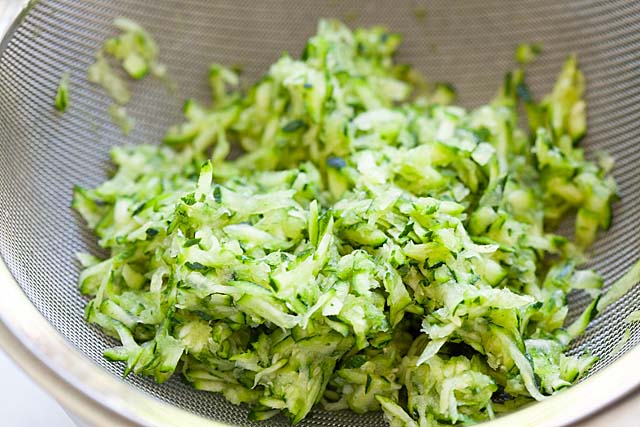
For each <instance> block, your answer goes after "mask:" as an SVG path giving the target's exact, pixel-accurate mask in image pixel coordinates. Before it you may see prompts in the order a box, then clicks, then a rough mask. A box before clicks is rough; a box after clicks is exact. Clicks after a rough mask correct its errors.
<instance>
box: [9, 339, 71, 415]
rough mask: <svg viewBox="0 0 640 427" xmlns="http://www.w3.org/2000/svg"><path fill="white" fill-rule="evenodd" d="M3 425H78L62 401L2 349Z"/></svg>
mask: <svg viewBox="0 0 640 427" xmlns="http://www.w3.org/2000/svg"><path fill="white" fill-rule="evenodd" d="M0 426H2V427H75V425H74V424H73V422H71V419H70V418H69V417H68V416H67V414H66V413H65V412H64V411H63V410H62V408H61V407H60V405H58V403H57V402H56V401H55V400H53V399H52V398H51V397H50V396H48V395H47V394H46V393H45V392H44V391H43V390H42V389H40V387H39V386H37V385H36V384H35V383H34V382H33V381H32V380H31V379H30V378H29V377H27V376H26V374H24V373H23V372H22V370H21V369H20V368H18V367H17V366H16V365H15V364H14V363H13V361H11V359H9V357H7V355H6V354H4V353H3V352H2V350H0Z"/></svg>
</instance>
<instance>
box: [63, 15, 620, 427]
mask: <svg viewBox="0 0 640 427" xmlns="http://www.w3.org/2000/svg"><path fill="white" fill-rule="evenodd" d="M123 22H125V23H127V25H128V26H129V27H131V25H133V24H129V23H128V21H123ZM135 28H136V31H142V30H140V29H138V27H135ZM400 41H401V39H400V36H399V35H397V34H394V33H389V32H387V31H386V30H385V29H384V28H382V27H372V28H368V29H356V30H354V31H351V30H349V29H348V28H347V27H345V26H344V25H342V24H341V23H339V22H337V21H329V20H322V21H320V22H319V26H318V32H317V34H316V35H315V36H313V37H312V38H311V39H310V40H309V41H308V43H307V45H306V47H305V49H304V52H303V54H302V56H301V59H294V58H292V57H290V56H289V55H287V54H285V55H283V56H282V57H281V58H280V59H279V60H278V61H277V62H276V63H274V64H273V65H272V66H271V68H270V69H269V72H268V73H267V74H266V75H265V76H264V77H263V78H262V79H261V80H260V81H258V82H257V83H255V84H254V85H253V86H251V87H250V88H249V89H248V90H246V91H241V90H240V89H238V87H239V77H238V74H237V73H236V72H235V71H233V70H231V69H229V68H226V67H223V66H221V65H217V64H216V65H214V66H212V67H211V69H210V72H209V80H210V83H211V87H212V95H213V106H212V107H205V106H203V105H201V104H199V103H198V102H196V101H194V100H189V101H187V102H186V103H185V106H184V115H185V117H186V121H185V122H184V123H182V124H179V125H175V126H172V127H171V128H170V129H169V131H168V132H167V134H166V136H165V138H164V142H165V144H164V145H163V146H155V145H145V144H143V145H136V146H116V147H114V148H113V149H112V153H111V154H112V160H113V162H114V163H115V165H116V166H117V171H116V172H115V174H114V175H113V176H112V177H111V178H110V179H109V180H108V181H106V182H104V183H103V184H101V185H100V186H98V187H97V188H94V189H84V188H80V187H77V188H76V189H75V190H74V199H73V207H74V208H75V209H76V210H77V211H78V212H79V213H80V214H81V215H82V217H83V218H84V219H85V220H86V222H87V224H88V226H89V227H90V228H91V229H92V230H93V231H94V232H95V234H96V235H97V237H98V238H99V243H100V246H102V247H103V248H105V249H106V250H108V251H109V253H110V255H109V257H107V258H106V259H101V258H97V257H95V256H92V255H88V254H80V256H79V259H80V262H81V264H82V266H83V270H82V272H81V274H80V278H79V286H80V290H81V292H82V293H83V294H85V295H88V296H91V297H92V299H91V301H90V302H89V303H88V305H87V307H86V318H87V320H88V321H89V322H91V323H95V324H97V325H99V326H100V327H101V328H102V330H104V331H105V332H106V333H107V334H109V335H111V336H113V337H116V338H117V339H118V340H119V341H120V342H121V345H120V346H118V347H115V348H111V349H107V350H106V351H105V353H104V355H105V357H106V358H108V359H109V360H112V361H118V362H124V363H125V364H126V370H125V375H127V374H129V373H131V372H133V373H135V374H141V375H149V376H152V377H154V378H155V379H156V380H157V381H159V382H162V381H165V380H167V379H168V378H170V377H171V376H172V375H173V374H174V372H175V371H176V370H178V371H180V372H181V373H182V374H183V376H184V377H185V378H186V379H187V381H189V382H190V383H191V384H192V385H193V386H194V387H196V388H197V389H200V390H207V391H212V392H216V393H222V394H223V395H224V396H225V398H226V399H228V400H229V401H230V402H233V403H235V404H240V403H247V404H250V405H251V408H252V409H251V412H250V418H251V419H252V420H264V419H267V418H269V417H271V416H274V415H276V414H278V413H284V414H285V415H286V416H288V417H289V419H290V421H291V422H292V423H297V422H299V421H301V420H302V419H303V418H305V417H306V416H307V415H308V414H309V412H310V411H311V410H312V408H313V407H314V406H315V405H316V404H319V405H320V406H321V407H323V408H325V409H328V410H341V409H351V410H353V411H355V412H358V413H364V412H368V411H378V410H381V409H382V410H383V411H384V413H385V415H386V417H387V419H388V421H389V423H390V425H392V426H447V425H454V424H465V425H468V424H473V423H476V422H481V421H484V420H488V419H491V418H493V417H494V416H497V415H498V414H500V413H504V412H508V411H512V410H514V409H515V408H517V407H519V406H521V405H523V404H526V403H528V402H531V401H532V400H534V399H535V400H542V399H544V398H546V397H547V396H550V395H552V394H554V393H555V392H557V391H559V390H561V389H563V388H565V387H568V386H570V385H571V384H573V383H574V382H576V381H577V380H578V379H579V378H581V377H582V376H583V375H584V374H585V373H586V372H587V371H588V370H589V368H590V367H591V366H592V365H593V363H594V362H595V361H596V357H594V356H592V355H591V354H589V353H584V354H582V355H568V354H567V353H566V351H567V350H568V348H569V345H570V342H571V341H572V340H573V339H574V338H576V337H577V336H579V335H580V334H582V333H583V332H584V330H585V328H586V327H587V324H588V322H589V321H590V320H591V319H592V318H593V317H594V316H595V315H596V314H597V311H598V310H597V303H598V299H599V297H600V293H601V287H602V278H601V277H600V276H599V275H598V274H597V273H596V272H594V271H592V270H588V269H583V268H581V265H583V264H584V263H585V262H586V260H587V257H586V255H585V254H586V251H587V249H588V247H589V246H590V245H591V244H592V243H593V241H594V239H595V238H596V236H597V233H598V231H599V230H606V229H607V228H608V227H609V226H610V223H611V203H612V201H613V200H614V199H615V197H616V185H615V181H614V180H613V178H612V177H611V175H610V170H611V167H612V160H611V159H610V158H608V157H606V156H603V157H602V158H601V159H600V161H597V162H594V161H590V160H588V159H586V158H585V155H584V152H583V150H582V149H581V148H580V147H579V142H580V140H581V139H582V137H583V136H584V134H585V132H586V105H585V101H584V99H583V96H584V88H585V82H584V77H583V75H582V73H581V72H580V70H579V69H578V66H577V61H576V59H575V57H569V58H568V59H567V61H566V62H565V64H564V66H563V68H562V70H561V72H560V74H559V77H558V80H557V82H556V84H555V86H554V87H553V89H552V91H551V92H550V94H549V95H547V96H545V97H544V98H542V100H541V101H540V102H536V101H534V99H533V97H532V95H531V94H530V92H529V90H528V88H527V86H526V82H525V73H524V70H523V69H522V68H518V69H516V70H515V71H513V72H511V73H508V74H507V76H506V77H505V80H504V82H503V85H502V87H501V88H500V89H499V91H498V94H497V96H496V97H495V99H494V100H493V101H491V102H490V103H489V104H487V105H483V106H481V107H478V108H475V109H473V110H466V109H464V108H461V107H458V106H455V105H448V103H450V102H451V101H453V98H454V95H455V93H454V91H453V88H452V87H451V86H449V85H435V86H432V85H428V84H426V83H425V82H424V81H423V80H422V79H421V78H420V77H419V75H418V73H417V72H416V71H415V70H413V69H412V68H411V67H409V66H407V65H401V64H396V63H394V61H393V55H394V53H395V51H396V49H397V48H398V46H399V44H400ZM112 44H113V42H112ZM114 46H115V45H114ZM114 46H112V48H113V49H116V47H117V46H115V47H114ZM536 53H537V52H536ZM154 55H155V50H154ZM153 58H155V56H154V57H153ZM153 58H151V59H148V60H153ZM126 61H127V62H126V64H125V67H127V66H128V67H129V68H127V70H128V72H129V73H130V74H131V75H132V76H133V77H135V78H140V77H142V75H144V74H145V73H146V72H147V70H146V68H144V69H139V68H140V66H141V64H144V61H142V60H141V59H140V58H138V57H135V58H134V59H130V58H129V57H127V59H126ZM141 61H142V62H141ZM523 62H524V61H523ZM96 79H97V78H96ZM98 80H99V79H98ZM126 98H127V99H128V95H127V96H126ZM123 103H124V102H123ZM519 111H524V112H525V113H526V122H528V127H529V128H528V129H523V128H521V127H520V126H519V123H520V122H521V121H522V120H521V119H522V117H520V115H519ZM234 146H239V147H240V148H241V153H240V154H239V155H238V156H237V157H234V156H231V155H230V153H231V151H232V147H234ZM567 218H570V219H571V218H574V219H575V224H576V225H575V232H574V237H573V238H567V237H564V236H561V235H559V234H556V233H555V232H554V230H556V228H557V227H558V226H559V224H560V223H561V222H562V221H563V220H566V219H567ZM573 290H576V291H578V292H586V293H588V294H589V295H590V296H591V297H592V299H593V302H592V303H591V304H590V305H589V307H587V309H586V311H585V313H584V314H583V315H581V316H579V317H578V319H577V320H576V321H575V322H573V323H572V324H569V325H567V323H568V322H567V315H568V311H569V307H568V305H567V295H568V294H569V292H571V291H573Z"/></svg>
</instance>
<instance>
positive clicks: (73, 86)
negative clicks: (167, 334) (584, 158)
mask: <svg viewBox="0 0 640 427" xmlns="http://www.w3.org/2000/svg"><path fill="white" fill-rule="evenodd" d="M117 16H127V17H129V18H132V19H134V20H136V21H138V22H140V23H141V24H142V25H143V26H144V27H146V28H147V29H148V30H149V31H150V32H151V33H152V34H153V35H154V36H155V37H156V39H157V41H158V44H159V46H160V51H161V53H160V56H161V61H162V62H164V63H165V64H167V66H168V73H169V75H170V76H171V78H172V80H173V82H174V83H175V85H176V87H177V88H178V89H177V90H176V91H171V90H168V89H167V87H166V86H164V85H163V84H161V83H159V82H158V81H157V80H154V79H146V80H144V81H143V82H140V83H136V85H134V86H132V88H133V102H132V103H131V104H130V106H129V110H130V114H131V115H132V116H133V117H135V119H136V121H137V126H136V128H135V130H134V131H133V132H132V133H131V134H130V135H129V137H124V136H123V135H122V134H121V132H120V130H119V129H118V128H117V127H116V126H114V125H113V124H112V123H111V121H110V119H109V118H108V115H107V114H106V111H107V109H108V106H109V105H110V103H111V101H110V99H108V97H107V96H106V95H105V94H104V93H103V92H102V91H101V90H99V89H98V88H96V87H94V86H92V85H90V84H89V83H88V82H87V80H86V71H87V67H88V66H89V65H90V64H91V63H92V62H93V59H94V53H95V51H96V49H97V48H98V47H99V46H100V45H101V43H102V42H103V41H104V40H105V39H106V38H108V37H109V36H111V35H113V34H114V29H113V26H112V25H111V23H112V21H113V19H114V18H115V17H117ZM320 17H335V18H339V19H342V20H343V21H345V22H346V23H347V24H349V25H351V26H357V25H373V24H383V25H385V26H387V27H389V28H390V29H391V30H393V31H397V32H400V33H402V34H403V35H404V43H403V45H402V47H401V49H400V53H399V58H398V59H399V60H400V61H401V62H409V63H412V64H414V65H415V66H416V67H417V68H418V69H419V70H421V71H422V72H423V73H424V74H425V75H426V76H428V77H429V78H431V79H432V80H435V81H449V82H452V83H453V84H454V85H455V86H456V87H457V88H458V92H459V94H460V102H461V103H462V104H463V105H465V106H469V107H473V106H475V105H479V104H483V103H486V102H488V101H489V100H490V99H491V98H492V96H493V95H494V93H495V90H496V88H497V86H498V85H499V83H500V81H501V79H502V76H503V73H504V72H505V71H507V70H509V69H511V68H512V67H513V52H514V48H515V46H516V45H517V44H518V43H519V42H538V43H541V44H542V45H543V46H544V54H543V55H542V56H541V57H540V59H539V60H538V61H537V62H535V63H534V64H532V65H531V66H530V68H529V76H530V77H529V80H530V86H531V88H532V89H533V91H534V93H537V94H542V93H544V92H545V91H546V90H548V89H549V88H550V87H551V84H552V82H553V80H554V79H555V76H556V74H557V72H558V71H559V69H560V66H561V64H562V62H563V59H564V57H565V56H566V55H567V54H568V53H572V52H575V53H577V54H578V57H579V58H580V61H581V64H582V69H583V71H584V73H585V75H586V77H587V80H588V92H587V98H588V101H587V102H588V110H589V126H590V127H589V135H588V137H587V138H586V140H585V141H584V144H585V147H586V150H587V152H588V153H589V155H593V154H594V153H596V152H597V151H599V150H605V151H607V152H608V153H610V154H611V155H613V157H614V158H615V159H616V168H615V172H614V174H615V177H616V179H617V181H618V183H619V186H620V195H621V197H622V198H621V200H620V201H619V202H617V203H616V204H615V209H614V212H615V215H614V223H613V227H612V228H611V230H610V231H609V232H608V233H606V234H603V235H602V236H601V238H600V239H599V240H598V243H597V244H596V246H595V248H594V249H593V253H592V256H593V262H592V267H593V268H595V269H597V270H598V271H599V272H600V273H602V274H603V275H604V277H605V279H606V283H608V284H611V283H612V282H613V281H614V280H615V279H616V278H618V277H620V276H621V275H622V274H623V272H625V271H626V269H627V268H628V267H629V266H630V265H631V264H632V263H633V262H634V261H635V260H636V259H637V258H638V257H639V256H640V232H639V231H638V226H637V224H638V220H637V218H639V217H640V72H639V71H638V70H640V2H638V1H629V0H581V1H557V0H523V1H518V2H515V1H506V0H487V1H482V2H468V1H462V0H461V1H452V0H436V1H429V2H422V1H417V0H414V1H411V0H402V1H401V0H395V1H366V2H365V1H362V0H296V1H285V0H262V1H256V0H217V1H213V0H154V1H146V2H143V1H134V0H110V1H105V0H102V1H101V0H42V1H39V2H36V3H33V4H29V1H27V0H0V40H2V42H1V44H0V49H1V55H0V255H1V257H2V262H0V283H1V285H0V286H1V287H0V289H1V293H0V320H1V327H0V342H1V343H2V345H3V346H4V347H5V349H6V350H7V351H8V352H9V353H10V354H11V355H12V356H13V357H14V359H15V360H16V361H17V362H18V363H19V364H20V365H21V366H22V367H23V368H24V369H25V370H27V371H28V372H29V373H30V374H31V375H32V376H33V377H34V378H35V379H36V380H37V381H39V382H40V383H41V384H42V385H44V386H45V387H46V388H47V389H48V390H49V391H50V392H51V393H53V394H54V395H55V396H56V398H57V399H59V400H60V401H61V402H62V403H63V404H64V405H65V406H66V407H67V408H69V409H70V411H72V412H74V413H76V414H78V415H79V416H80V417H81V418H84V419H86V420H87V421H88V422H89V423H90V425H92V426H93V425H95V426H163V427H165V426H166V427H169V426H171V427H190V426H203V427H204V426H228V425H237V426H248V425H257V424H254V423H252V422H250V421H248V419H247V412H248V410H247V408H246V407H242V406H240V407H237V406H234V405H232V404H230V403H228V402H226V401H225V400H224V399H223V398H222V397H220V396H219V395H216V394H210V393H206V392H200V391H196V390H193V389H192V388H191V387H190V386H189V385H188V384H186V383H185V382H183V381H182V380H181V379H180V378H179V376H178V375H176V376H175V377H174V378H173V379H172V380H171V381H169V382H168V383H165V384H162V385H158V384H155V383H154V382H153V381H151V380H149V379H146V378H140V377H137V376H129V377H128V378H126V379H121V377H122V374H123V366H121V365H120V364H111V363H109V362H107V361H105V360H104V359H103V357H102V350H103V349H104V348H106V347H109V346H112V345H114V343H113V341H112V339H110V338H108V337H107V336H105V335H104V334H102V333H101V332H100V331H99V330H98V329H96V328H94V327H92V326H90V325H88V324H87V323H85V321H84V320H83V307H84V305H85V302H86V301H85V300H84V299H83V297H82V296H81V295H80V294H79V292H78V291H77V290H76V278H77V275H78V270H79V265H78V264H77V262H76V261H75V258H74V254H75V253H76V252H78V251H91V252H94V253H99V249H98V248H97V246H96V244H95V240H94V238H93V237H92V236H91V234H90V233H89V232H88V231H87V230H86V229H85V227H84V225H83V224H82V222H81V221H80V219H79V217H78V216H77V215H75V214H74V212H72V210H71V209H70V207H69V205H70V201H71V195H72V188H73V186H74V185H76V184H78V185H82V186H94V185H97V184H98V183H100V182H101V181H103V180H104V179H105V177H106V174H107V173H108V171H109V162H108V151H109V148H110V147H112V146H113V145H117V144H124V143H140V142H156V141H160V139H161V135H162V134H163V133H164V131H165V129H166V128H167V127H168V126H169V125H170V124H173V123H176V122H178V121H179V120H180V118H179V117H180V110H181V104H182V101H183V99H185V98H186V97H195V98H197V99H198V98H199V99H203V100H205V99H206V98H207V95H208V93H209V91H208V89H207V88H206V86H205V85H206V70H207V65H208V64H209V63H211V62H219V63H222V64H229V65H240V66H242V69H243V70H244V71H243V77H244V79H245V80H246V81H247V82H251V81H253V80H255V79H256V78H258V76H260V75H261V73H264V72H265V71H266V70H267V67H268V65H269V64H270V63H272V62H273V61H274V60H275V59H276V58H277V57H278V56H279V55H280V54H281V52H282V51H285V50H286V51H289V52H291V53H297V52H299V51H300V50H301V48H302V46H303V44H304V42H305V40H306V39H307V38H308V37H309V36H310V35H311V34H313V33H314V31H315V25H316V22H317V20H318V19H319V18H320ZM64 72H68V73H69V74H70V77H71V81H70V103H71V107H70V108H69V110H68V111H67V112H66V113H65V114H64V115H61V114H59V113H57V112H56V111H55V110H54V108H53V99H54V95H55V92H56V89H57V85H58V82H59V79H60V76H61V74H62V73H64ZM586 303H587V300H586V299H585V298H581V297H580V296H577V295H576V296H575V297H572V299H571V304H572V308H573V311H572V312H573V315H574V316H575V314H576V313H578V312H579V311H580V310H581V309H582V308H584V306H585V304H586ZM638 308H640V287H636V288H634V289H633V290H632V291H631V292H630V293H629V294H628V295H627V296H625V297H624V298H623V299H622V300H620V301H619V302H618V303H616V304H614V305H612V306H611V307H609V308H608V310H607V311H606V312H605V313H603V314H602V315H601V316H599V317H598V318H597V319H596V320H595V321H594V322H593V323H592V324H591V326H590V327H589V329H588V330H587V332H586V334H585V335H584V336H583V337H581V338H580V339H579V340H577V341H576V342H575V344H574V345H573V347H572V350H571V351H572V352H581V351H582V350H584V349H586V348H589V349H591V351H592V352H593V353H595V354H596V355H598V356H599V357H600V360H599V362H598V363H597V364H596V366H595V367H594V368H593V369H592V371H591V372H590V375H589V377H588V378H586V379H585V380H584V381H582V382H581V383H580V384H578V385H576V386H575V387H573V388H570V389H569V390H567V391H564V392H562V393H560V394H558V395H556V396H554V397H552V398H550V399H548V400H546V401H544V402H541V403H536V404H533V405H531V406H529V407H527V408H524V409H522V410H520V411H518V412H516V413H514V414H512V415H508V416H504V417H502V418H499V419H497V420H495V421H492V422H489V423H487V424H486V426H492V427H498V426H509V427H514V426H516V427H519V426H523V427H526V426H536V427H552V426H554V427H558V426H564V425H568V424H570V423H573V422H576V421H577V420H579V419H581V418H583V417H585V416H587V415H589V414H591V413H593V412H594V411H597V410H599V409H601V408H603V407H605V406H607V405H609V404H611V403H612V402H613V401H615V400H618V399H620V398H621V397H622V396H623V395H626V394H628V393H629V392H631V391H632V390H633V389H634V388H635V387H636V386H638V385H640V371H639V370H638V366H640V348H638V347H637V343H638V342H639V341H640V327H638V325H637V324H631V325H628V324H626V323H624V321H623V320H624V319H625V317H626V316H627V315H628V314H629V313H631V312H632V311H634V310H636V309H638ZM626 329H628V330H629V332H630V339H629V340H628V342H626V343H625V344H624V345H623V346H620V345H618V343H620V342H621V338H622V337H623V335H624V333H625V330H626ZM614 348H615V349H617V350H618V351H613V350H614ZM638 413H639V415H638V417H640V411H638ZM262 425H265V426H267V425H268V426H272V425H282V426H286V425H288V423H287V421H286V420H285V419H284V418H278V417H276V418H275V419H272V420H270V421H268V422H264V423H263V424H262ZM300 425H302V426H305V427H306V426H309V427H310V426H332V427H338V426H355V425H358V426H372V427H373V426H384V425H386V424H385V421H384V419H383V417H382V415H381V414H367V415H363V416H359V415H356V414H353V413H350V412H338V413H335V412H325V411H321V410H316V411H315V412H313V413H312V414H311V416H310V417H309V418H308V419H307V420H306V421H304V422H303V423H301V424H300Z"/></svg>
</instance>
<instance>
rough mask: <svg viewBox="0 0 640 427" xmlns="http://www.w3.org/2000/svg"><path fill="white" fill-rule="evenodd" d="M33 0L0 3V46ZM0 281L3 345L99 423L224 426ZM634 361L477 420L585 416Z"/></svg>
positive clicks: (624, 388) (559, 420)
mask: <svg viewBox="0 0 640 427" xmlns="http://www.w3.org/2000/svg"><path fill="white" fill-rule="evenodd" d="M33 3H34V1H33V0H7V1H6V2H5V4H4V6H2V5H0V51H2V50H3V49H4V47H5V46H6V43H7V41H8V40H9V38H10V36H11V34H12V32H13V30H15V28H16V27H17V26H18V24H19V23H20V21H21V18H22V17H23V16H25V15H26V13H27V12H28V10H29V7H30V6H31V5H32V4H33ZM0 283H2V286H3V296H2V298H0V347H2V348H3V349H4V351H6V352H7V353H8V354H9V356H10V357H11V358H12V359H13V360H14V361H15V362H16V363H17V364H18V365H19V366H20V367H21V368H22V369H23V370H25V371H26V372H27V373H28V374H29V375H30V376H31V377H32V378H33V379H34V380H35V381H36V382H38V383H39V384H40V385H41V386H42V387H43V388H45V389H46V390H47V391H48V392H49V393H50V394H52V395H53V396H54V397H55V398H56V399H57V400H58V401H59V402H60V403H61V404H62V405H63V406H64V407H66V408H67V409H69V410H70V411H71V413H73V414H75V415H77V416H79V417H81V419H83V420H86V421H87V422H89V423H90V424H91V425H97V426H102V425H109V426H127V427H133V426H138V427H143V426H149V427H150V426H154V427H155V426H157V427H170V426H186V425H188V426H192V427H227V426H228V424H224V423H221V422H217V421H214V420H210V419H206V418H203V417H200V416H197V415H195V414H192V413H190V412H188V411H185V410H182V409H179V408H177V407H174V406H172V405H169V404H166V403H163V402H161V401H159V400H157V399H155V398H153V397H151V396H149V395H147V394H145V393H144V392H142V391H140V390H138V389H136V388H135V387H133V386H131V385H128V384H126V383H124V382H122V381H120V380H118V379H117V378H115V377H114V376H112V375H110V374H108V373H107V372H106V371H103V370H102V369H100V368H99V367H97V366H95V365H94V364H93V363H91V362H90V361H89V360H87V359H86V358H85V357H83V356H82V355H81V353H80V352H79V351H77V350H75V349H74V348H73V347H72V346H71V345H70V344H69V343H68V342H67V341H66V340H65V339H64V337H63V336H62V335H60V334H59V333H58V332H57V331H56V330H55V329H54V328H53V327H52V325H51V324H50V323H49V322H48V321H47V320H46V319H45V317H44V316H42V314H41V313H40V312H39V311H38V310H37V309H36V308H35V307H34V306H33V304H32V303H31V301H30V300H29V299H28V297H27V296H26V294H25V293H24V292H23V290H22V289H21V288H20V286H19V284H18V283H17V282H16V280H15V279H14V277H13V276H12V275H11V273H10V272H9V270H8V268H7V266H6V264H5V263H4V261H3V260H2V259H0ZM638 365H640V346H637V347H635V348H633V349H631V350H630V351H628V352H627V354H625V355H624V356H622V357H621V358H620V359H619V360H618V361H616V362H614V363H613V364H612V365H611V366H609V367H607V368H605V369H603V370H602V371H601V372H598V373H596V374H594V375H593V376H591V377H590V378H588V379H586V380H585V381H583V382H581V383H580V384H577V385H575V386H573V387H571V388H569V389H568V390H566V391H563V392H562V393H560V394H558V395H556V396H553V397H552V398H549V399H547V400H545V401H543V402H538V403H536V404H532V405H530V406H528V407H526V408H523V409H521V410H519V411H517V412H515V413H512V414H509V415H505V416H502V417H500V418H498V419H496V420H493V421H490V422H487V423H483V424H482V425H483V426H486V427H511V426H514V425H517V426H520V427H529V426H530V427H534V426H535V427H560V426H566V425H569V424H572V423H575V422H577V421H580V420H583V419H586V418H587V417H589V416H591V415H594V414H595V413H597V412H601V411H602V410H604V409H606V408H607V407H608V406H611V405H612V404H613V403H614V402H616V401H618V400H620V399H621V398H623V397H624V396H626V395H628V394H630V393H631V392H632V391H633V390H634V389H636V388H638V386H639V385H640V378H638V377H637V376H634V375H629V373H630V372H634V371H635V370H636V369H637V366H638ZM569 407H571V409H572V410H571V411H567V408H569Z"/></svg>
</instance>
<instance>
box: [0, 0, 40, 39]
mask: <svg viewBox="0 0 640 427" xmlns="http://www.w3.org/2000/svg"><path fill="white" fill-rule="evenodd" d="M33 3H35V0H4V1H1V2H0V50H1V48H2V47H3V46H4V44H5V43H6V41H7V40H8V37H7V36H8V35H9V33H10V32H11V31H12V30H13V29H14V28H15V26H16V24H18V22H19V21H20V18H21V17H23V16H24V15H25V14H26V12H27V10H28V9H29V6H30V5H31V4H33Z"/></svg>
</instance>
